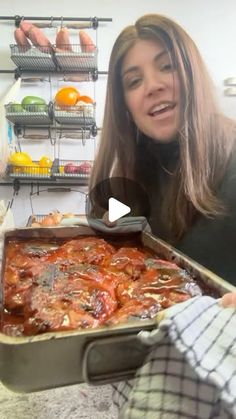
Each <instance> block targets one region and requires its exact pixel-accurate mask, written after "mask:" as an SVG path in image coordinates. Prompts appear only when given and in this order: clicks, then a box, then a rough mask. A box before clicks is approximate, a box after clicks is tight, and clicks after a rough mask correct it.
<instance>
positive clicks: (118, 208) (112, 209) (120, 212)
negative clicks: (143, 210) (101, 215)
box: [108, 198, 131, 223]
mask: <svg viewBox="0 0 236 419" xmlns="http://www.w3.org/2000/svg"><path fill="white" fill-rule="evenodd" d="M130 211H131V209H130V207H128V205H125V204H122V202H120V201H118V200H117V199H115V198H109V200H108V220H109V221H110V222H111V223H113V222H114V221H116V220H119V218H121V217H123V216H124V215H126V214H129V213H130Z"/></svg>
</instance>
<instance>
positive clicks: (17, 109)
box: [5, 103, 52, 125]
mask: <svg viewBox="0 0 236 419" xmlns="http://www.w3.org/2000/svg"><path fill="white" fill-rule="evenodd" d="M5 110H6V118H7V119H8V121H10V122H12V123H13V124H19V125H49V124H50V123H51V122H52V121H51V118H50V117H49V113H48V105H43V104H40V105H39V104H35V105H24V107H22V105H21V104H18V103H8V104H6V105H5Z"/></svg>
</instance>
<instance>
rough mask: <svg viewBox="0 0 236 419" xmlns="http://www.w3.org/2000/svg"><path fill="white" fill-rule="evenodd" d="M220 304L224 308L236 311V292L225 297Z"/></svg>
mask: <svg viewBox="0 0 236 419" xmlns="http://www.w3.org/2000/svg"><path fill="white" fill-rule="evenodd" d="M220 304H221V305H222V307H223V308H227V307H231V308H235V309H236V292H228V293H227V294H225V295H223V297H222V298H221V301H220Z"/></svg>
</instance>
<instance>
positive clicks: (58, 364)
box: [0, 226, 235, 392]
mask: <svg viewBox="0 0 236 419" xmlns="http://www.w3.org/2000/svg"><path fill="white" fill-rule="evenodd" d="M92 234H95V233H94V231H93V230H91V229H90V228H89V227H85V226H76V227H75V226H74V227H56V228H37V229H36V228H22V229H14V230H10V231H8V232H6V233H5V237H4V247H3V267H2V268H3V269H2V277H3V272H4V265H5V251H6V245H7V243H8V241H9V239H13V238H16V239H17V238H24V239H27V238H35V239H38V238H47V239H52V238H58V239H60V238H61V239H64V238H68V239H72V238H75V237H77V236H80V235H92ZM100 235H101V234H100ZM102 236H103V237H104V238H105V239H109V238H112V237H111V236H107V235H102ZM125 238H127V235H126V236H125ZM113 239H114V237H113ZM129 239H133V240H134V243H137V240H141V243H142V244H143V245H144V246H145V247H147V248H149V249H151V250H153V251H154V252H155V253H156V254H157V255H158V256H160V257H162V258H165V259H167V260H171V261H174V262H176V263H177V264H178V265H179V266H180V267H183V268H185V269H187V270H188V271H189V273H191V274H192V275H193V277H195V279H196V280H197V281H198V282H199V283H200V284H203V285H204V289H205V290H206V294H209V295H214V296H220V295H223V294H224V293H225V292H228V291H232V290H235V288H234V287H233V286H232V285H231V284H229V283H227V282H226V281H224V280H223V279H221V278H219V277H218V276H217V275H215V274H213V273H212V272H210V271H209V270H207V269H205V268H203V267H202V266H200V265H199V264H197V263H195V262H194V261H192V260H191V259H189V258H188V257H186V256H185V255H183V254H182V253H180V252H178V251H176V250H175V249H173V248H172V247H171V246H169V245H168V244H166V243H165V242H163V241H162V240H159V239H157V238H155V237H154V236H152V235H151V234H149V233H135V234H133V235H129ZM116 240H119V238H116ZM2 281H3V278H2ZM2 281H1V284H2ZM1 305H2V301H1ZM157 323H158V316H157V317H156V318H154V319H152V320H145V321H144V320H142V321H141V320H140V321H135V322H133V321H132V322H129V323H126V324H120V325H116V326H112V327H101V328H97V329H86V330H78V331H75V330H73V331H66V332H56V333H44V334H41V335H36V336H30V337H11V336H7V335H4V334H2V333H0V380H1V381H2V383H3V384H4V385H5V386H6V387H8V388H9V389H11V390H12V391H16V392H31V391H39V390H44V389H49V388H55V387H60V386H66V385H71V384H76V383H81V382H87V383H90V384H104V383H108V382H115V381H119V380H124V379H129V378H132V376H133V375H134V372H135V370H136V369H137V368H138V367H139V366H141V365H142V363H143V361H144V358H145V356H146V355H147V352H148V348H147V347H146V346H144V345H142V343H141V342H140V341H139V340H138V339H137V334H138V332H139V331H140V330H152V329H153V328H155V327H156V326H157Z"/></svg>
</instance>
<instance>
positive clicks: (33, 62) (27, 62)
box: [10, 44, 56, 71]
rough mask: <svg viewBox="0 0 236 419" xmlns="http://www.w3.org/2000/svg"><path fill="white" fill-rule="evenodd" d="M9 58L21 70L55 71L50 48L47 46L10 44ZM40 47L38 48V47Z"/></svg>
mask: <svg viewBox="0 0 236 419" xmlns="http://www.w3.org/2000/svg"><path fill="white" fill-rule="evenodd" d="M10 48H11V59H12V61H13V62H14V63H15V64H16V66H17V67H20V68H21V69H22V70H34V71H41V70H43V71H46V70H48V71H55V70H56V64H55V62H54V56H53V53H52V50H50V49H49V48H48V47H46V46H45V47H41V46H40V47H38V48H37V47H35V46H31V47H30V48H29V47H22V46H19V45H15V44H11V45H10ZM39 48H40V49H39Z"/></svg>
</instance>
